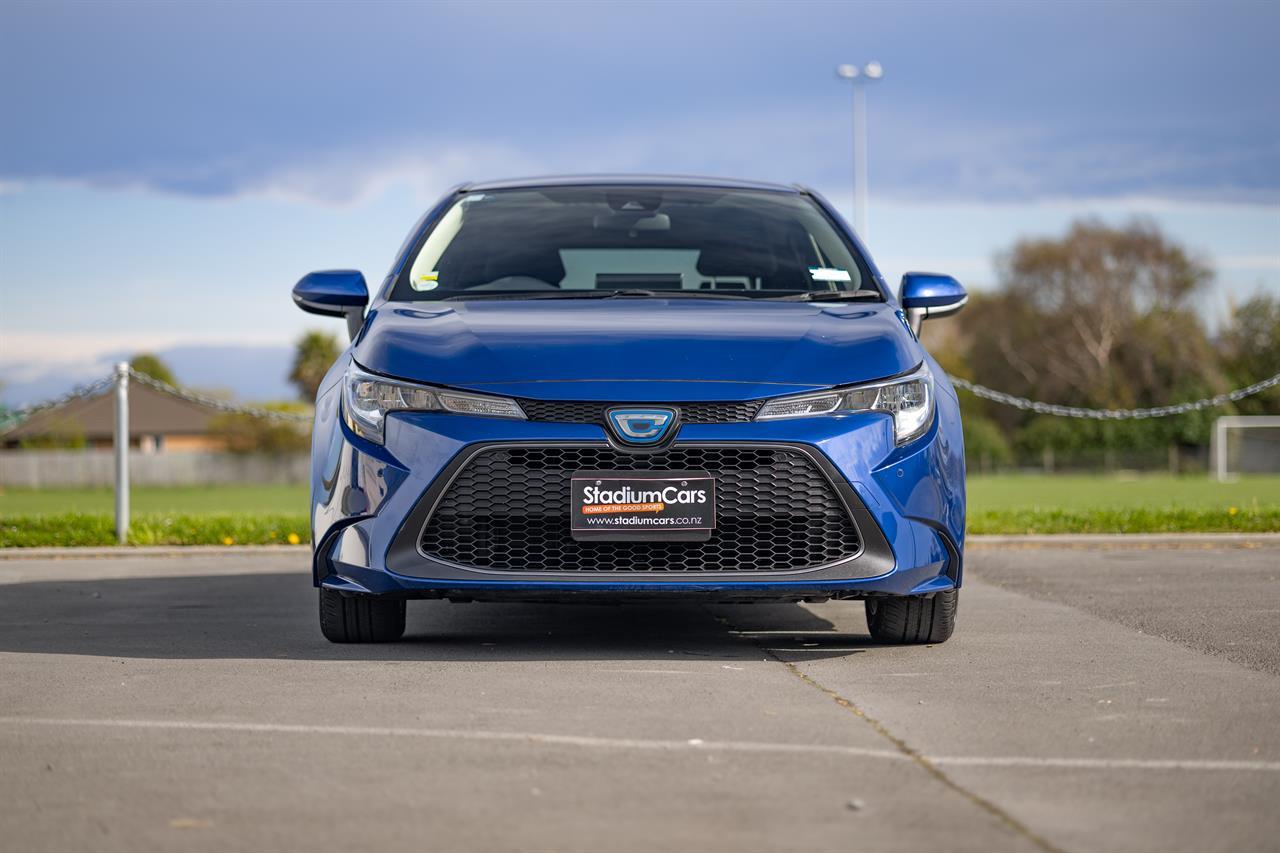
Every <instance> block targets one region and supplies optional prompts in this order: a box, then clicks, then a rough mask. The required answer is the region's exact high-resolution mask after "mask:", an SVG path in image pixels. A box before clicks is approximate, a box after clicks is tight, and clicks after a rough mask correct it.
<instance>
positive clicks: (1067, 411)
mask: <svg viewBox="0 0 1280 853" xmlns="http://www.w3.org/2000/svg"><path fill="white" fill-rule="evenodd" d="M951 384H952V385H954V386H956V387H957V388H963V389H964V390H966V391H968V392H969V393H971V394H973V395H974V396H977V397H981V398H982V399H984V400H990V401H991V402H993V403H1000V404H1001V405H1005V406H1012V407H1013V408H1015V409H1021V410H1023V411H1027V412H1036V413H1037V414H1042V415H1057V416H1059V417H1063V418H1091V419H1093V420H1099V421H1121V420H1136V419H1139V418H1167V417H1170V416H1173V415H1184V414H1186V413H1187V412H1198V411H1200V410H1201V409H1212V408H1214V407H1216V406H1223V405H1226V404H1227V403H1234V402H1235V401H1236V400H1242V399H1244V398H1245V397H1250V396H1252V395H1254V394H1258V393H1260V392H1262V391H1265V390H1267V389H1268V388H1275V387H1276V386H1280V373H1277V374H1276V375H1274V376H1272V377H1270V378H1269V379H1263V380H1262V381H1261V382H1255V383H1253V384H1252V385H1246V386H1245V387H1243V388H1237V389H1236V390H1234V391H1228V392H1226V393H1224V394H1217V395H1215V396H1213V397H1205V398H1204V399H1201V400H1195V401H1193V402H1190V403H1177V404H1175V405H1172V406H1153V407H1152V408H1149V409H1083V408H1080V407H1079V406H1061V405H1058V404H1057V403H1042V402H1040V401H1038V400H1029V399H1027V398H1026V397H1017V396H1014V395H1013V394H1006V393H1004V392H1003V391H996V390H995V389H993V388H988V387H987V386H985V385H979V384H977V383H976V382H970V381H969V380H967V379H960V378H959V377H956V376H953V377H951Z"/></svg>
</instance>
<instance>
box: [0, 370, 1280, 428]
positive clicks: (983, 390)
mask: <svg viewBox="0 0 1280 853" xmlns="http://www.w3.org/2000/svg"><path fill="white" fill-rule="evenodd" d="M129 378H130V379H131V380H133V381H134V382H137V383H138V384H139V385H145V386H147V387H149V388H153V389H155V390H157V391H161V392H163V393H165V394H168V395H170V396H172V397H176V398H178V399H180V400H185V401H187V402H189V403H196V404H198V405H201V406H205V407H207V408H210V409H216V410H217V411H220V412H225V413H227V414H235V415H248V416H250V417H255V418H263V419H267V420H274V421H284V422H290V423H304V422H307V423H309V422H310V421H311V415H310V414H307V413H304V412H282V411H277V410H274V409H264V408H262V407H260V406H242V405H238V404H236V403H229V402H227V401H226V400H219V399H217V398H216V397H210V396H207V395H204V394H199V393H196V392H194V391H187V390H184V389H182V388H176V387H174V386H173V385H170V384H169V383H167V382H161V381H160V380H158V379H153V378H152V377H150V376H147V375H146V374H145V373H139V372H138V371H136V370H134V369H133V368H132V367H130V368H129ZM115 382H116V377H115V375H114V374H113V375H110V376H105V377H103V378H102V379H99V380H96V381H94V382H90V383H88V384H86V385H79V386H76V387H75V388H73V389H71V390H70V391H68V392H67V393H65V394H62V395H60V396H57V397H53V398H51V399H48V400H44V401H41V402H39V403H33V404H31V405H27V406H22V407H21V408H18V409H14V410H12V411H10V412H8V413H6V414H5V415H4V416H3V417H0V430H5V429H8V428H9V427H12V426H14V425H16V424H19V423H21V422H22V421H25V420H26V419H27V418H29V417H31V416H32V415H35V414H37V413H39V412H42V411H44V410H46V409H52V408H56V407H58V406H63V405H66V404H67V403H70V402H72V401H74V400H78V399H80V398H82V397H93V396H96V395H98V394H101V393H103V392H104V391H106V390H108V389H110V388H111V387H112V385H113V384H114V383H115ZM951 383H952V384H953V385H955V386H956V387H957V388H963V389H964V390H966V391H968V392H969V393H971V394H973V395H974V396H976V397H981V398H982V399H984V400H990V401H991V402H993V403H999V404H1001V405H1005V406H1011V407H1013V408H1015V409H1021V410H1023V411H1028V412H1036V413H1037V414H1042V415H1057V416H1059V417H1064V418H1091V419H1093V420H1100V421H1102V420H1134V419H1139V418H1164V417H1171V416H1173V415H1182V414H1186V413H1187V412H1197V411H1200V410H1201V409H1211V408H1215V407H1217V406H1222V405H1226V404H1227V403H1233V402H1235V401H1237V400H1241V399H1244V398H1245V397H1249V396H1252V395H1254V394H1258V393H1261V392H1262V391H1265V390H1267V389H1268V388H1275V387H1278V386H1280V373H1277V374H1275V375H1274V376H1271V377H1269V378H1267V379H1263V380H1261V381H1259V382H1255V383H1253V384H1252V385H1246V386H1245V387H1243V388H1237V389H1235V390H1234V391H1228V392H1226V393H1223V394H1217V395H1215V396H1213V397H1205V398H1203V399H1200V400H1195V401H1192V402H1189V403H1177V404H1175V405H1171V406H1153V407H1151V408H1147V409H1086V408H1081V407H1079V406H1063V405H1059V404H1057V403H1044V402H1041V401H1039V400H1031V399H1028V398H1026V397H1018V396H1015V395H1013V394H1006V393H1005V392H1003V391H997V390H995V389H994V388H988V387H987V386H985V385H979V384H978V383H976V382H970V381H969V380H967V379H961V378H959V377H956V376H953V377H951Z"/></svg>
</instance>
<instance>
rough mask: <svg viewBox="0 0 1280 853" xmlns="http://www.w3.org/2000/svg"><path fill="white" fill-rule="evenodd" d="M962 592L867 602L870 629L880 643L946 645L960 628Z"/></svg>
mask: <svg viewBox="0 0 1280 853" xmlns="http://www.w3.org/2000/svg"><path fill="white" fill-rule="evenodd" d="M959 602H960V590H958V589H952V590H948V591H946V592H935V593H934V594H933V595H931V596H924V595H895V596H891V597H888V598H868V599H867V627H868V628H870V629H871V638H872V639H873V640H875V641H876V642H877V643H903V644H911V643H945V642H946V641H947V638H948V637H950V636H951V632H952V631H954V630H955V629H956V607H957V605H958V604H959Z"/></svg>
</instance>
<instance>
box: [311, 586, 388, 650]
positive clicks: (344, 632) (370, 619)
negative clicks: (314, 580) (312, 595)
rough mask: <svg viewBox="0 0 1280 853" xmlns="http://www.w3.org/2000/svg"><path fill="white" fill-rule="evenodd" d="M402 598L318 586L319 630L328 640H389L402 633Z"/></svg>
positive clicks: (377, 641)
mask: <svg viewBox="0 0 1280 853" xmlns="http://www.w3.org/2000/svg"><path fill="white" fill-rule="evenodd" d="M404 612H405V600H404V599H403V598H379V597H377V596H372V595H343V594H342V593H340V592H337V591H336V590H332V589H324V588H323V587H321V589H320V632H321V633H322V634H324V636H325V639H326V640H328V641H329V642H331V643H390V642H392V641H394V640H398V639H400V637H401V636H403V635H404Z"/></svg>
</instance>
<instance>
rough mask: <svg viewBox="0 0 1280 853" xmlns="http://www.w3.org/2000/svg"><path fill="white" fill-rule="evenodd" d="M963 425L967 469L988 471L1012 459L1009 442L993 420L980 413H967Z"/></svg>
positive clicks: (1006, 463)
mask: <svg viewBox="0 0 1280 853" xmlns="http://www.w3.org/2000/svg"><path fill="white" fill-rule="evenodd" d="M962 423H963V425H964V455H965V460H966V462H967V464H968V467H969V470H970V471H971V472H973V471H982V472H987V471H990V470H991V469H992V468H993V467H997V468H998V467H1004V466H1007V465H1008V464H1009V463H1010V462H1012V461H1013V451H1012V450H1011V449H1010V448H1009V442H1008V440H1007V439H1006V438H1005V437H1004V433H1003V432H1001V431H1000V427H998V426H996V423H995V421H993V420H991V419H990V418H987V417H983V416H982V415H976V414H975V415H967V416H965V417H964V419H963V421H962Z"/></svg>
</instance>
